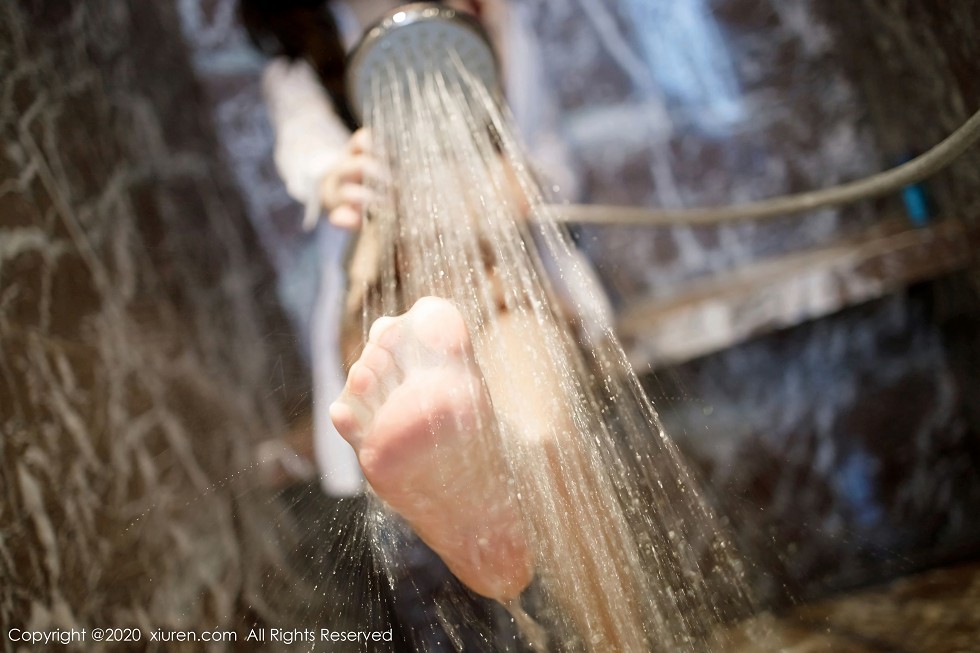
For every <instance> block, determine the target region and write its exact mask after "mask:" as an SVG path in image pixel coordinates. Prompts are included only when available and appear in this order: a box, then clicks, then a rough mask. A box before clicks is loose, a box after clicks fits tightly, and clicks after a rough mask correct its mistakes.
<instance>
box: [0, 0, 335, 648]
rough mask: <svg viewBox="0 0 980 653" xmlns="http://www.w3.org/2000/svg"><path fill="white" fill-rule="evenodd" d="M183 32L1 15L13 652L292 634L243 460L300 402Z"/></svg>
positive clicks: (124, 17) (70, 15)
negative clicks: (80, 635)
mask: <svg viewBox="0 0 980 653" xmlns="http://www.w3.org/2000/svg"><path fill="white" fill-rule="evenodd" d="M179 29H180V28H179V22H178V18H177V15H176V11H175V7H174V5H173V4H172V3H166V2H149V3H148V2H141V1H138V0H133V1H129V2H127V1H113V2H81V1H78V2H67V1H60V0H59V1H52V2H48V1H42V0H37V1H30V2H5V3H3V4H2V5H0V70H2V71H3V74H2V75H0V143H2V146H0V351H2V355H0V624H4V631H5V632H6V628H7V627H21V628H34V629H42V630H46V629H50V628H56V627H58V628H72V627H89V628H91V627H92V626H96V625H98V626H118V627H123V626H142V627H144V628H158V627H182V628H188V629H203V628H208V629H215V628H230V629H238V628H241V627H243V625H245V624H247V623H250V622H251V621H252V620H255V619H262V618H266V619H272V620H273V621H274V623H277V624H278V623H286V624H288V623H290V622H289V620H288V619H287V617H285V616H276V613H277V611H278V610H279V609H280V607H281V606H278V605H277V604H276V603H274V602H270V601H268V600H266V598H265V597H267V596H268V595H269V592H272V591H275V588H276V586H277V585H280V586H281V585H282V583H283V582H286V581H285V576H284V575H283V574H282V573H280V572H279V571H277V569H278V568H280V567H281V566H282V560H281V559H279V556H280V555H281V551H277V550H276V549H275V548H274V547H272V548H270V547H269V546H267V545H268V544H269V543H270V542H271V541H272V540H273V538H272V536H271V533H273V532H281V531H278V530H276V529H278V528H279V527H280V526H281V524H279V525H275V524H273V522H271V521H269V520H268V519H267V515H265V512H267V504H266V502H265V501H263V500H260V499H261V497H257V496H256V495H255V494H253V486H254V478H253V477H252V475H251V470H252V462H251V461H252V456H251V445H252V444H253V443H254V442H255V441H256V440H257V439H259V438H261V437H267V436H269V435H270V434H272V433H275V432H277V431H278V430H279V429H281V428H283V426H284V421H285V420H284V417H283V415H284V414H285V412H286V411H284V406H285V407H288V409H289V410H292V409H293V408H295V406H296V405H297V402H299V401H300V400H301V398H299V397H300V393H298V392H297V391H296V388H297V387H298V386H297V385H294V383H293V381H294V379H295V378H296V376H295V374H296V373H294V372H292V371H293V370H296V369H298V368H297V363H296V357H295V354H294V353H293V352H294V342H293V340H294V339H293V337H292V336H291V335H289V329H288V326H287V325H286V323H285V322H284V320H283V318H282V315H281V313H280V312H279V309H278V308H277V303H276V299H275V285H274V276H273V273H272V270H271V268H270V266H269V265H268V264H267V263H266V262H265V260H264V257H263V255H262V253H261V251H260V249H259V247H258V246H257V244H256V242H255V238H254V235H253V234H252V232H251V230H250V229H249V227H248V223H247V221H246V220H245V218H244V211H243V206H242V203H241V201H240V198H239V197H238V195H237V192H236V190H235V189H234V187H233V186H232V185H231V183H230V182H229V178H228V175H227V173H226V172H225V170H224V168H223V167H222V166H221V165H220V162H219V159H218V157H216V143H215V140H214V136H213V129H212V127H211V124H210V120H209V118H208V116H207V114H206V113H205V112H204V111H202V103H201V99H200V95H199V92H198V88H197V84H196V81H195V78H194V76H193V75H192V73H191V68H190V65H189V61H188V58H187V55H186V50H185V49H184V46H183V43H182V41H181V39H180V33H179ZM276 518H277V520H279V521H283V520H285V518H284V517H282V516H281V515H278V514H276ZM298 588H299V586H296V589H297V591H298ZM315 604H316V602H315V601H314V602H313V603H310V604H309V606H314V605H315Z"/></svg>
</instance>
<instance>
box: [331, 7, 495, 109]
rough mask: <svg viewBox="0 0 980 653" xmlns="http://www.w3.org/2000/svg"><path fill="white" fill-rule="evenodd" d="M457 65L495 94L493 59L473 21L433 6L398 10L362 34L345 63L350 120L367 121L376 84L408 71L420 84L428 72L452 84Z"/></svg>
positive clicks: (447, 8)
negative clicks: (442, 76) (444, 77)
mask: <svg viewBox="0 0 980 653" xmlns="http://www.w3.org/2000/svg"><path fill="white" fill-rule="evenodd" d="M454 54H455V57H454V56H453V55H454ZM460 64H462V66H463V67H464V68H465V69H466V70H467V71H468V73H469V74H471V75H473V76H474V77H475V78H476V79H478V80H480V81H481V82H483V84H484V85H486V87H487V88H488V89H491V90H496V88H497V85H498V73H497V59H496V56H495V55H494V52H493V48H492V46H491V45H490V40H489V38H488V37H487V34H486V31H485V30H484V29H483V27H482V26H481V25H480V23H479V22H477V21H476V19H474V18H473V17H471V16H469V15H467V14H464V13H461V12H458V11H456V10H454V9H451V8H449V7H446V6H444V5H440V4H436V3H432V2H417V3H412V4H408V5H403V6H401V7H398V8H397V9H396V10H394V11H392V12H390V13H388V14H387V15H386V16H385V17H384V18H382V19H381V20H380V21H379V22H378V23H377V24H376V25H375V26H374V27H372V28H371V29H369V30H368V31H367V32H366V33H365V34H364V37H363V38H362V39H361V41H360V43H358V45H357V47H355V48H354V51H353V52H352V53H351V56H350V58H349V63H348V66H347V79H346V83H347V94H348V98H349V100H350V104H351V109H352V111H353V112H354V116H355V118H357V120H358V121H359V122H361V123H363V122H364V120H365V117H367V116H369V115H370V111H371V108H370V106H369V105H370V103H371V98H372V97H373V85H374V84H375V83H379V82H380V83H384V82H383V80H386V79H390V77H391V75H396V76H402V77H407V76H408V75H409V71H414V72H415V73H416V74H417V75H418V77H419V78H421V77H422V74H424V73H426V72H432V71H441V72H442V73H443V74H444V75H445V76H446V77H447V78H455V77H458V76H459V65H460Z"/></svg>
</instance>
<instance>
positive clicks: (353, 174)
mask: <svg viewBox="0 0 980 653" xmlns="http://www.w3.org/2000/svg"><path fill="white" fill-rule="evenodd" d="M337 174H338V177H339V178H340V181H341V182H350V183H355V184H363V183H364V182H365V181H371V182H373V183H377V182H381V181H384V179H385V175H384V173H383V171H382V168H381V164H380V163H379V162H378V160H377V159H375V158H374V157H373V156H371V155H370V154H357V155H354V156H352V157H349V158H347V159H345V160H344V161H342V162H341V163H340V165H339V166H338V168H337Z"/></svg>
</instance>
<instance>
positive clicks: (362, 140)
mask: <svg viewBox="0 0 980 653" xmlns="http://www.w3.org/2000/svg"><path fill="white" fill-rule="evenodd" d="M348 146H349V148H350V151H351V152H352V153H354V154H365V153H368V152H370V151H371V130H370V129H368V128H367V127H361V128H360V129H358V130H357V131H356V132H354V134H353V135H352V136H351V137H350V141H349V142H348Z"/></svg>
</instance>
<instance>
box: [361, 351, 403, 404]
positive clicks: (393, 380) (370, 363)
mask: <svg viewBox="0 0 980 653" xmlns="http://www.w3.org/2000/svg"><path fill="white" fill-rule="evenodd" d="M360 362H361V363H363V364H364V365H365V366H366V367H367V368H368V369H369V370H371V372H373V373H374V376H375V378H377V379H378V381H380V383H381V385H382V386H383V392H384V393H385V394H386V395H387V394H390V393H391V391H392V390H394V389H395V387H396V386H397V385H398V384H399V383H401V381H402V379H403V377H404V375H403V374H402V371H401V368H399V367H398V365H397V364H396V363H395V359H394V356H392V354H391V352H390V351H388V350H387V349H385V348H384V347H382V346H380V345H377V344H375V343H373V342H368V344H367V345H366V346H365V347H364V352H363V353H362V354H361V359H360Z"/></svg>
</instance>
